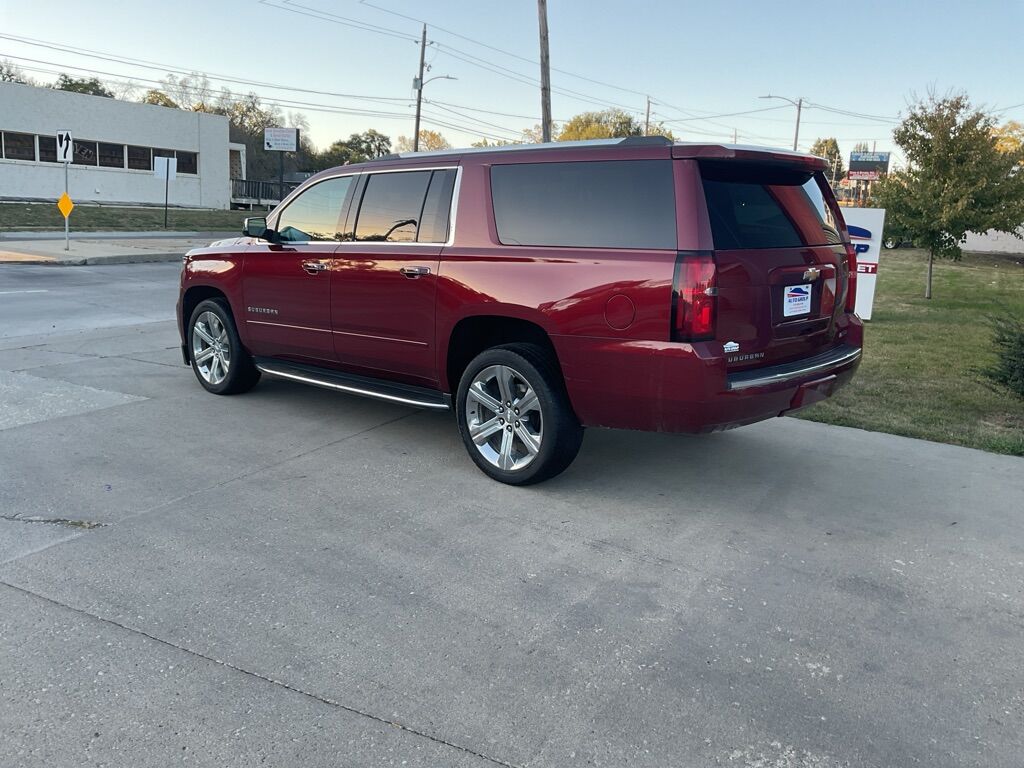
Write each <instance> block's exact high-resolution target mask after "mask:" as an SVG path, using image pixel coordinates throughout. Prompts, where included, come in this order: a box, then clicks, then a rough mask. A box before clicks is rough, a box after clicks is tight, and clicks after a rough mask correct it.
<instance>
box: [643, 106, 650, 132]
mask: <svg viewBox="0 0 1024 768" xmlns="http://www.w3.org/2000/svg"><path fill="white" fill-rule="evenodd" d="M650 135H651V97H650V96H648V97H647V114H646V115H644V136H650Z"/></svg>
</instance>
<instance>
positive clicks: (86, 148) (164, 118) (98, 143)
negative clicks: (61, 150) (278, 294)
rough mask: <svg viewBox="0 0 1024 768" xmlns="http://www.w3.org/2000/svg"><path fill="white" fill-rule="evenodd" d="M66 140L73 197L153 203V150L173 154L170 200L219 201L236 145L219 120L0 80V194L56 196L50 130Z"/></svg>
mask: <svg viewBox="0 0 1024 768" xmlns="http://www.w3.org/2000/svg"><path fill="white" fill-rule="evenodd" d="M58 130H66V131H69V132H70V133H71V135H72V137H73V138H74V162H73V163H71V165H70V166H69V168H68V187H69V189H68V192H69V194H70V195H71V199H72V200H74V201H75V203H76V204H77V203H88V202H102V203H126V204H159V205H163V202H164V182H163V181H162V180H161V179H157V178H156V177H155V175H154V173H153V158H154V157H176V158H177V160H178V175H177V178H176V179H175V180H174V181H172V182H170V186H169V195H168V198H169V202H170V204H171V205H175V206H188V207H195V208H228V207H229V205H230V201H231V171H232V167H234V169H235V172H236V173H238V169H239V168H241V169H242V173H243V175H244V168H245V157H244V152H245V148H244V146H242V145H238V144H229V143H228V119H227V118H226V117H224V116H222V115H210V114H206V113H203V112H186V111H184V110H179V109H172V108H168V107H158V106H153V105H150V104H137V103H133V102H128V101H119V100H117V99H109V98H103V97H100V96H87V95H85V94H81V93H70V92H68V91H56V90H52V89H49V88H37V87H34V86H30V85H20V84H17V83H0V200H47V201H49V200H56V199H57V198H58V197H60V195H61V193H63V191H64V166H63V164H62V163H58V162H56V158H57V144H56V132H57V131H58Z"/></svg>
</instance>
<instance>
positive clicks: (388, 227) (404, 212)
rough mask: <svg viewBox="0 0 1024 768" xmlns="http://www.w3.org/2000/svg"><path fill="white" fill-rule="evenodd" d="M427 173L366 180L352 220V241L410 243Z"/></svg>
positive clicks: (424, 195) (426, 182) (425, 190)
mask: <svg viewBox="0 0 1024 768" xmlns="http://www.w3.org/2000/svg"><path fill="white" fill-rule="evenodd" d="M430 176H431V172H430V171H404V172H398V173H376V174H373V175H372V176H370V178H368V179H367V180H366V191H365V192H363V203H362V205H360V206H359V218H358V219H357V220H356V240H362V241H368V242H389V243H413V242H416V230H417V227H418V225H419V221H420V215H421V214H422V212H423V202H424V198H425V197H426V194H427V185H428V184H429V183H430Z"/></svg>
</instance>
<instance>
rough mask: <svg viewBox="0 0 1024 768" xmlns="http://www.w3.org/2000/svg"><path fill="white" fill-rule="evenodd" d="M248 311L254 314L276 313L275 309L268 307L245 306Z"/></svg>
mask: <svg viewBox="0 0 1024 768" xmlns="http://www.w3.org/2000/svg"><path fill="white" fill-rule="evenodd" d="M246 309H247V310H248V311H249V312H252V313H253V314H254V315H276V314H277V310H276V309H271V308H270V307H246Z"/></svg>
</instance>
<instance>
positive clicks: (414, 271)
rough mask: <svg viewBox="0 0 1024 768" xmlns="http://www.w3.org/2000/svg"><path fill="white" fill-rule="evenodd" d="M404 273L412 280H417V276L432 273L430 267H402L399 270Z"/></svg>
mask: <svg viewBox="0 0 1024 768" xmlns="http://www.w3.org/2000/svg"><path fill="white" fill-rule="evenodd" d="M398 271H399V272H401V273H402V274H403V275H405V276H406V277H408V278H409V279H410V280H415V279H416V278H417V277H422V276H423V275H429V274H430V267H402V268H401V269H399V270H398Z"/></svg>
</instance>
